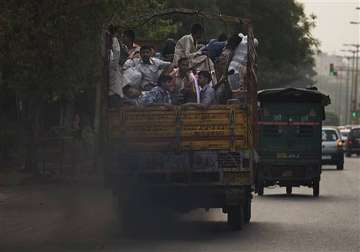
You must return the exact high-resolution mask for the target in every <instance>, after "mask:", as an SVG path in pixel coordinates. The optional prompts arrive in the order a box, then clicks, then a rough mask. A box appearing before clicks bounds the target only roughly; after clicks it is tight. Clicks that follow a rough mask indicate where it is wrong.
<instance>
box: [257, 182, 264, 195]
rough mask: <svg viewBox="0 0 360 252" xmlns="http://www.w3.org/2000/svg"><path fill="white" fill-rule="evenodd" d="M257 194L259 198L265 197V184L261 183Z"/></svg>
mask: <svg viewBox="0 0 360 252" xmlns="http://www.w3.org/2000/svg"><path fill="white" fill-rule="evenodd" d="M257 193H258V195H259V196H263V195H264V183H262V182H259V184H258V191H257Z"/></svg>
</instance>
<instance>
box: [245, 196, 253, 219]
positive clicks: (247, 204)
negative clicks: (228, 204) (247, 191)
mask: <svg viewBox="0 0 360 252" xmlns="http://www.w3.org/2000/svg"><path fill="white" fill-rule="evenodd" d="M250 219H251V199H248V200H247V201H246V202H245V205H244V223H245V224H249V223H250Z"/></svg>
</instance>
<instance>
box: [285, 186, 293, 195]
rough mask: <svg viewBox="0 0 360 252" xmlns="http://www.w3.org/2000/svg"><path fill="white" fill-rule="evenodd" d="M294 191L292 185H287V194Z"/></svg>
mask: <svg viewBox="0 0 360 252" xmlns="http://www.w3.org/2000/svg"><path fill="white" fill-rule="evenodd" d="M291 193H292V186H287V187H286V194H287V195H290V194H291Z"/></svg>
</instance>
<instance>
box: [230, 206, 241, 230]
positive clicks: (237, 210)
mask: <svg viewBox="0 0 360 252" xmlns="http://www.w3.org/2000/svg"><path fill="white" fill-rule="evenodd" d="M227 221H228V224H229V226H230V227H231V228H232V229H234V230H241V229H242V227H243V224H244V208H243V207H241V206H232V207H229V209H228V215H227Z"/></svg>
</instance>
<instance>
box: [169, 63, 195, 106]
mask: <svg viewBox="0 0 360 252" xmlns="http://www.w3.org/2000/svg"><path fill="white" fill-rule="evenodd" d="M170 75H171V76H173V78H174V79H173V81H174V82H175V87H176V90H175V95H174V96H175V98H174V99H173V103H174V104H177V105H180V104H183V103H188V102H191V103H195V102H196V103H200V89H199V86H198V84H197V80H196V77H195V75H194V73H193V72H192V70H191V68H190V63H189V60H188V58H185V57H184V58H181V59H180V60H179V62H178V68H175V69H174V70H173V71H172V72H171V73H170Z"/></svg>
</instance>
